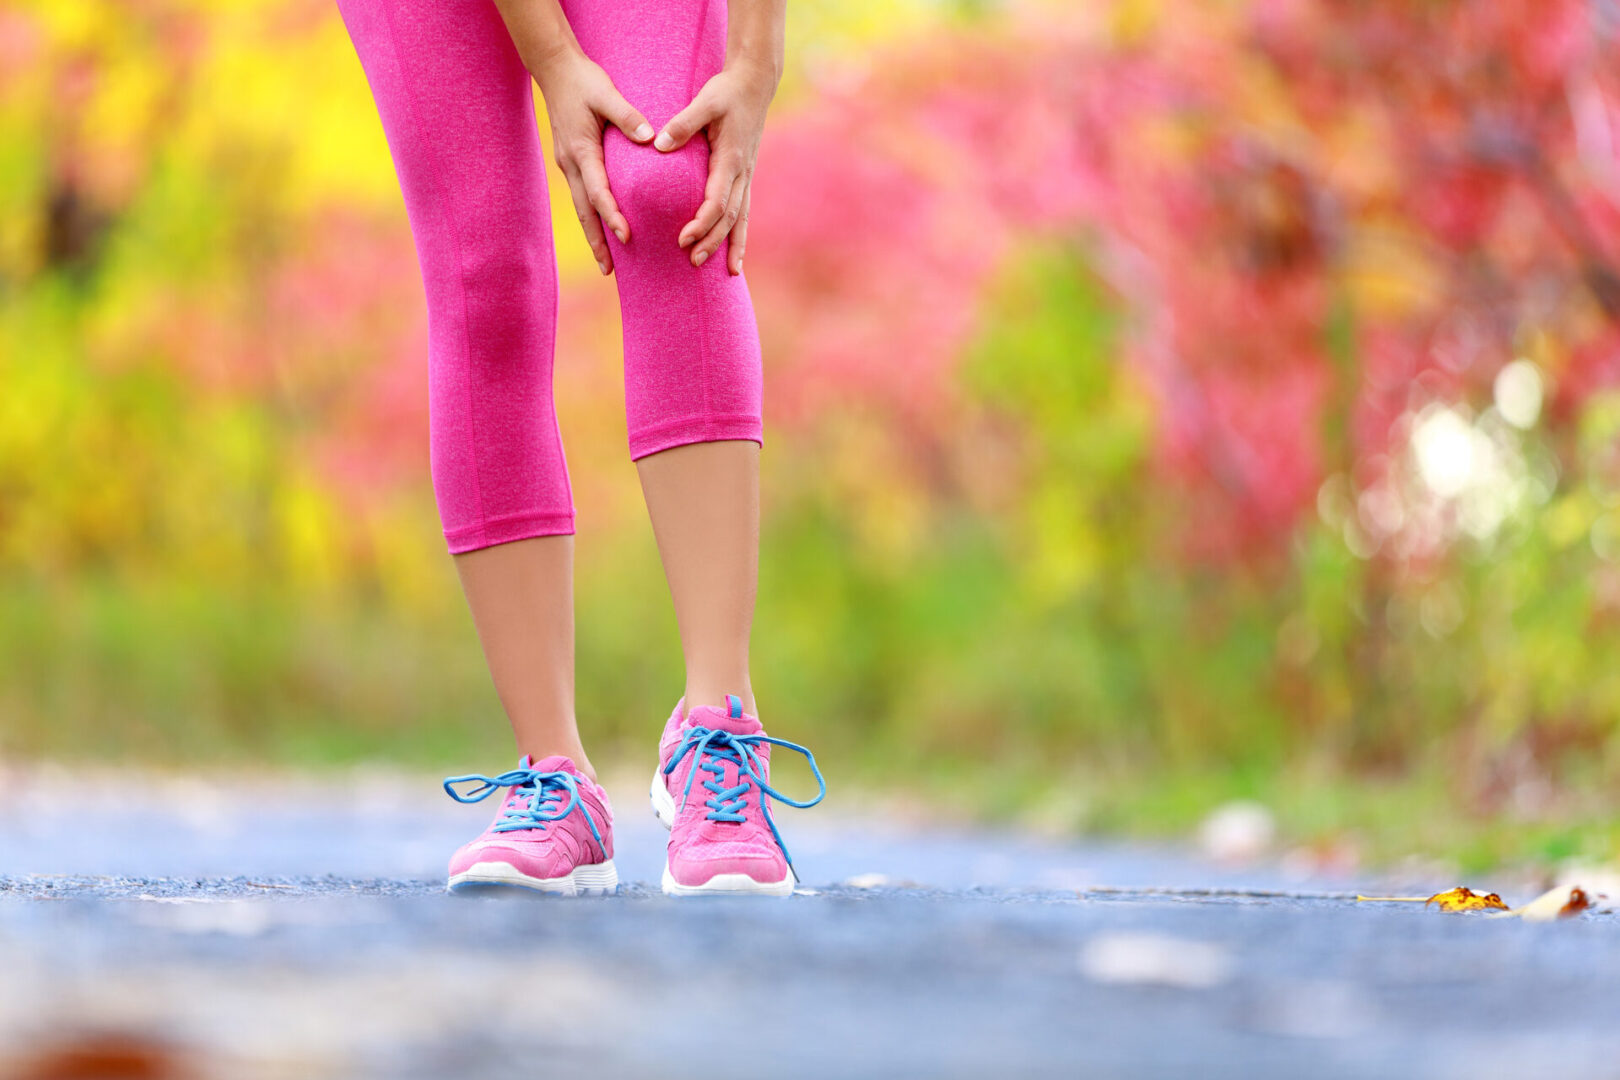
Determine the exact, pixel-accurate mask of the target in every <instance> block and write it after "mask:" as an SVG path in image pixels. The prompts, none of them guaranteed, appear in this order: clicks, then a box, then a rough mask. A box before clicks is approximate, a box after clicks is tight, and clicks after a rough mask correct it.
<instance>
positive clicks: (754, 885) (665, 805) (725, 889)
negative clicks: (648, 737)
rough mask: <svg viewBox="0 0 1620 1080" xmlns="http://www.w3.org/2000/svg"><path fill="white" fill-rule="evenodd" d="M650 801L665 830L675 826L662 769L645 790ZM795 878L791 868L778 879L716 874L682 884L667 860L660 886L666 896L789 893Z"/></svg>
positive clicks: (672, 804) (655, 770)
mask: <svg viewBox="0 0 1620 1080" xmlns="http://www.w3.org/2000/svg"><path fill="white" fill-rule="evenodd" d="M648 797H649V798H650V799H651V800H652V809H653V816H654V817H656V818H657V819H658V821H659V823H660V824H662V825H663V826H664V828H666V829H673V828H675V796H673V795H671V794H670V793H669V788H668V787H666V786H665V784H664V773H663V770H661V769H654V770H653V778H652V787H651V788H650V789H649V790H648ZM796 884H798V880H797V879H796V878H795V877H794V876H793V867H791V866H790V867H788V868H787V876H786V877H784V878H783V879H782V880H781V881H755V880H754V879H753V878H751V877H749V876H748V875H747V874H716V875H714V877H712V878H710V879H709V880H708V881H705V882H704V883H703V884H702V885H682V884H681V883H680V882H678V881H676V880H675V878H674V876H673V875H671V874H670V872H669V860H668V859H667V858H666V859H665V860H664V880H663V889H664V894H665V895H666V896H792V895H793V887H794V886H795V885H796Z"/></svg>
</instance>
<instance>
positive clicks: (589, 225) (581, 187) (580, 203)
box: [563, 167, 613, 275]
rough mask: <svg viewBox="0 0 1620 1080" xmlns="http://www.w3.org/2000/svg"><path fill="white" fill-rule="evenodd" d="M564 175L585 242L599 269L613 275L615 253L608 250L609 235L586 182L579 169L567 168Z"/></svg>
mask: <svg viewBox="0 0 1620 1080" xmlns="http://www.w3.org/2000/svg"><path fill="white" fill-rule="evenodd" d="M563 175H564V176H565V177H567V179H568V193H569V194H570V195H572V196H573V198H574V215H575V216H576V217H578V218H579V227H580V228H582V229H584V230H585V242H586V243H587V244H589V245H591V254H592V255H594V256H596V266H597V269H599V270H601V271H602V273H603V274H604V275H605V274H608V273H611V272H612V270H613V253H612V252H610V251H609V250H608V246H607V235H606V234H605V233H603V232H602V219H601V218H599V217H597V216H596V208H595V207H594V206H592V205H591V200H590V196H588V195H587V194H586V193H585V181H584V180H583V179H582V178H581V177H580V175H579V169H578V168H577V167H569V168H565V169H564V170H563Z"/></svg>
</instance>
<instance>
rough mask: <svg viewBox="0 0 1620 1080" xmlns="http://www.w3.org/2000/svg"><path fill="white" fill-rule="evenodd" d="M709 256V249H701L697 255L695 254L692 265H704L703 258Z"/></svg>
mask: <svg viewBox="0 0 1620 1080" xmlns="http://www.w3.org/2000/svg"><path fill="white" fill-rule="evenodd" d="M708 257H709V253H708V252H707V251H700V252H698V253H697V254H696V255H695V256H693V258H692V265H693V266H702V265H703V260H704V259H707V258H708Z"/></svg>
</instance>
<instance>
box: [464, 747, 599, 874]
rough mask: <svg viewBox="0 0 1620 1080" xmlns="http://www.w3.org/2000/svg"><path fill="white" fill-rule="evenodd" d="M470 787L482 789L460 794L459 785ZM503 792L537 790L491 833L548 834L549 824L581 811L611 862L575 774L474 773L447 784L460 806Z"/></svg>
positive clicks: (507, 811) (503, 816)
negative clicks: (526, 831) (530, 831)
mask: <svg viewBox="0 0 1620 1080" xmlns="http://www.w3.org/2000/svg"><path fill="white" fill-rule="evenodd" d="M469 783H477V784H478V786H477V787H475V788H473V789H471V790H470V791H468V792H467V793H466V794H465V795H463V794H462V793H461V792H459V791H457V790H456V787H455V786H456V785H457V784H469ZM501 788H512V789H513V790H520V791H521V790H523V789H526V788H533V789H534V794H533V795H532V796H530V797H529V798H526V799H513V800H512V801H511V803H509V804H508V805H507V806H506V807H505V808H504V809H503V810H502V811H501V821H500V823H499V824H497V825H495V826H494V827H493V828H492V829H491V831H492V832H516V831H517V830H519V829H541V830H544V829H545V827H546V825H547V824H548V823H550V822H553V821H561V820H562V819H563V818H565V817H567V816H568V815H569V814H572V813H573V812H574V810H575V809H576V808H577V809H578V810H579V812H580V814H582V815H583V816H584V818H585V824H587V825H589V826H590V827H591V835H592V836H593V837H595V838H596V846H597V847H598V848H600V849H601V851H602V857H603V858H604V859H605V858H607V845H606V844H604V843H603V842H602V834H601V833H600V832H599V831H597V828H596V822H595V821H593V820H592V819H591V815H590V811H588V810H586V809H585V806H584V804H583V803H582V802H581V801H580V798H579V782H578V781H577V780H576V779H575V778H574V774H573V773H567V772H561V771H559V772H541V771H540V770H538V769H513V770H512V771H511V772H503V773H501V775H499V776H485V775H483V774H482V773H473V774H471V775H470V776H451V777H447V778H446V779H445V781H444V791H445V794H446V795H449V796H450V797H451V798H452V799H454V800H456V802H459V803H475V802H483V801H484V800H485V799H487V798H489V797H490V796H491V795H493V794H494V793H495V792H497V791H499V790H500V789H501ZM564 796H566V797H567V802H566V803H565V802H563V799H564ZM558 804H562V808H561V809H557V806H558Z"/></svg>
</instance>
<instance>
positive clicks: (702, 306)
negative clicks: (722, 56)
mask: <svg viewBox="0 0 1620 1080" xmlns="http://www.w3.org/2000/svg"><path fill="white" fill-rule="evenodd" d="M712 9H713V2H712V0H704V3H703V10H702V11H701V12H699V13H698V20H697V33H696V34H694V35H693V38H692V63H691V65H690V66H689V67H688V68H687V70H686V92H687V100H691V99H692V98H693V97H695V96H696V95H697V92H698V87H697V74H698V61H699V60H700V59H701V58H702V56H703V31H704V29H705V28H706V27H707V26H708V25H709V12H710V11H711V10H712ZM700 134H702V135H703V142H704V144H705V145H709V159H710V161H711V163H712V160H713V155H714V147H713V145H710V144H709V136H708V134H707V133H706V132H704V133H700ZM689 156H690V157H691V159H692V160H693V161H696V160H697V155H696V154H692V155H689ZM707 171H708V170H707V168H706V167H704V166H699V167H698V170H697V175H696V180H697V202H698V206H700V207H701V206H702V205H703V192H704V189H705V188H706V187H707V180H708V175H707ZM693 243H694V244H695V243H697V241H696V240H694V241H693ZM715 254H719V252H716V253H715ZM688 261H690V258H689V259H688ZM706 264H707V260H705V266H706ZM705 266H694V267H693V268H692V272H693V273H695V274H696V275H697V276H698V385H699V386H701V387H702V388H703V412H704V414H705V415H707V414H708V412H709V283H708V277H707V275H705V273H704V270H705Z"/></svg>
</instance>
